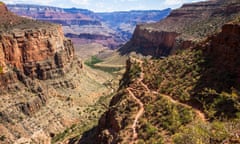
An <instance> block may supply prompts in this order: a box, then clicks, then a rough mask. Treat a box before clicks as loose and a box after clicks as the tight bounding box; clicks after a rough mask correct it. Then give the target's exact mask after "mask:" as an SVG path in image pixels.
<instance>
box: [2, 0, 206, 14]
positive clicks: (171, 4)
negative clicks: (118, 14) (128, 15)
mask: <svg viewBox="0 0 240 144" xmlns="http://www.w3.org/2000/svg"><path fill="white" fill-rule="evenodd" d="M1 1H3V2H4V3H7V4H38V5H48V6H56V7H62V8H72V7H75V8H84V9H89V10H92V11H95V12H112V11H128V10H161V9H165V8H173V9H175V8H178V7H180V6H181V5H182V4H183V3H191V2H197V1H203V0H1Z"/></svg>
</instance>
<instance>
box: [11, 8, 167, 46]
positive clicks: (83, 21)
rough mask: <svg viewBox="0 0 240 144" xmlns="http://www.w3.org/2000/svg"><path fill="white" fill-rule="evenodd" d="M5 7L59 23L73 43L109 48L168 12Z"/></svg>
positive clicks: (126, 39) (20, 13)
mask: <svg viewBox="0 0 240 144" xmlns="http://www.w3.org/2000/svg"><path fill="white" fill-rule="evenodd" d="M8 8H9V9H10V10H11V11H12V12H14V13H16V14H18V15H21V16H25V17H29V18H33V19H38V20H42V21H49V22H53V23H57V24H61V25H62V26H63V30H64V33H65V36H67V37H69V38H71V39H72V40H73V42H74V43H75V44H88V43H95V42H96V43H99V44H102V45H103V46H107V47H109V48H116V47H118V46H119V45H121V44H124V43H126V42H127V41H128V40H129V39H130V38H131V36H132V33H133V30H134V28H135V26H136V24H139V23H147V22H156V21H159V20H160V19H162V18H164V17H166V16H167V15H168V14H169V12H170V9H166V10H163V11H129V12H113V13H94V12H92V11H89V10H85V9H76V8H70V9H63V8H57V7H50V6H36V5H20V4H19V5H18V4H17V5H8Z"/></svg>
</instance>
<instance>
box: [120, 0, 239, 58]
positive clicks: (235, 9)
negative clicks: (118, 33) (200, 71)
mask: <svg viewBox="0 0 240 144" xmlns="http://www.w3.org/2000/svg"><path fill="white" fill-rule="evenodd" d="M239 11H240V4H239V3H238V2H237V1H235V0H231V1H223V0H216V1H206V2H199V3H193V4H184V5H183V6H182V7H181V8H179V9H176V10H173V11H172V12H171V13H170V15H169V16H168V17H167V18H165V19H164V20H161V21H159V22H157V23H150V24H140V25H138V26H137V28H136V29H135V31H134V34H133V37H132V39H131V40H130V42H128V43H127V44H126V45H125V46H123V47H122V48H121V49H120V50H119V51H120V52H121V53H122V54H126V53H129V52H131V51H136V52H138V53H141V54H143V55H152V56H154V57H161V56H167V55H169V54H172V53H176V52H177V51H178V50H179V49H186V48H190V47H193V46H194V45H195V44H196V43H197V42H199V41H202V40H204V39H205V38H206V37H207V36H208V35H210V34H212V33H215V32H217V31H220V29H221V27H222V26H223V25H224V24H225V23H226V22H228V21H230V20H232V19H234V18H236V17H237V16H238V15H239Z"/></svg>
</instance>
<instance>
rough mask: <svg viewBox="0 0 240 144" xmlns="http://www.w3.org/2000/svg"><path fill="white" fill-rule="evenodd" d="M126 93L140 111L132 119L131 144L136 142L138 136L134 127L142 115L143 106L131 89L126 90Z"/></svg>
mask: <svg viewBox="0 0 240 144" xmlns="http://www.w3.org/2000/svg"><path fill="white" fill-rule="evenodd" d="M127 91H128V92H129V94H130V95H131V96H132V98H133V99H134V100H135V101H136V102H137V103H138V105H139V106H140V109H139V111H138V113H137V115H136V116H135V119H134V122H133V125H132V130H133V137H132V142H131V143H134V141H136V140H137V137H138V134H137V132H136V126H137V123H138V120H139V118H140V117H141V116H142V115H143V113H144V107H143V106H144V105H143V103H142V102H141V101H140V100H139V99H138V98H137V97H136V96H135V95H134V94H133V92H132V91H131V88H127Z"/></svg>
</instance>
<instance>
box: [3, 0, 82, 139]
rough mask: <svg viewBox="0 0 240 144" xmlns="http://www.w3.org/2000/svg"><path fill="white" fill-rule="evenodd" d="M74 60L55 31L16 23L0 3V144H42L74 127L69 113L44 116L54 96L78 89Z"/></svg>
mask: <svg viewBox="0 0 240 144" xmlns="http://www.w3.org/2000/svg"><path fill="white" fill-rule="evenodd" d="M74 54H75V53H74V48H73V43H72V42H71V40H69V39H66V38H65V37H64V33H63V30H62V27H61V26H60V25H56V24H50V23H46V22H39V21H35V20H30V19H26V18H21V17H18V16H16V15H15V14H13V13H11V12H9V11H8V10H7V8H6V6H5V5H4V4H3V3H0V98H1V101H0V131H1V140H0V143H2V142H3V143H9V144H10V143H46V144H47V143H50V141H51V137H50V135H49V133H50V131H51V132H54V133H59V132H61V131H63V130H64V129H66V127H69V126H71V125H72V124H73V123H76V117H74V116H71V114H70V113H69V114H66V113H65V112H62V114H63V115H64V116H59V115H58V116H55V114H56V113H57V112H54V111H51V110H49V108H50V107H54V106H53V104H56V102H57V101H58V99H57V98H56V96H62V97H64V96H66V95H64V94H63V92H59V91H58V90H59V89H61V90H65V89H68V92H69V93H70V91H71V90H75V89H76V87H77V85H79V81H78V80H76V79H77V78H76V77H79V72H80V71H81V68H82V65H81V62H80V61H78V60H77V59H76V58H75V57H74ZM70 71H71V72H70ZM69 73H71V74H75V78H76V79H73V78H72V76H71V77H70V76H69V75H70V74H69ZM69 77H70V78H69ZM58 92H59V93H58ZM71 92H72V91H71ZM68 96H69V95H68ZM62 99H66V98H62ZM62 106H64V105H62ZM55 107H56V106H55ZM54 110H55V109H54ZM39 112H40V113H39ZM36 115H38V116H36ZM65 116H66V117H67V119H66V118H64V117H65ZM53 120H55V121H56V122H57V123H61V124H58V125H56V123H53V122H52V121H53ZM50 126H52V129H51V128H50ZM56 128H57V129H56Z"/></svg>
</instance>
